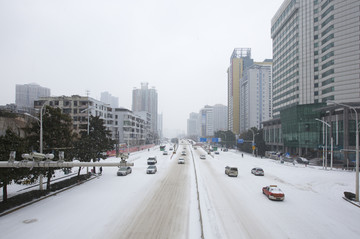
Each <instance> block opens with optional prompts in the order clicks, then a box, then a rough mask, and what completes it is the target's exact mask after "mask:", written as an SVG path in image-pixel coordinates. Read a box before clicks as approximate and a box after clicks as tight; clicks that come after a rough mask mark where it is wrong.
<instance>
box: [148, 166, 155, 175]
mask: <svg viewBox="0 0 360 239" xmlns="http://www.w3.org/2000/svg"><path fill="white" fill-rule="evenodd" d="M156 172H157V167H156V166H155V165H150V166H149V167H147V169H146V173H147V174H154V173H156Z"/></svg>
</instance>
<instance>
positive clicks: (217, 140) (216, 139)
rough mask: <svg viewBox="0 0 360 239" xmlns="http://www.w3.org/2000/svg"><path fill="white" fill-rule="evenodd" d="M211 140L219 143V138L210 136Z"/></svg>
mask: <svg viewBox="0 0 360 239" xmlns="http://www.w3.org/2000/svg"><path fill="white" fill-rule="evenodd" d="M211 142H213V143H219V138H212V139H211Z"/></svg>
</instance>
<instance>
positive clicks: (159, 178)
mask: <svg viewBox="0 0 360 239" xmlns="http://www.w3.org/2000/svg"><path fill="white" fill-rule="evenodd" d="M184 147H185V148H186V151H187V156H186V163H185V164H184V165H182V164H177V158H178V157H179V154H180V153H181V151H182V150H183V148H184ZM204 152H205V151H203V149H201V148H198V149H197V150H194V149H193V148H192V147H191V146H189V145H185V144H182V145H180V148H179V150H178V151H177V154H176V155H173V157H171V155H168V156H165V155H162V152H160V151H159V148H158V147H157V148H154V149H152V150H151V151H150V152H148V151H142V152H138V153H134V154H132V155H131V157H130V159H129V161H132V162H134V164H135V165H134V167H133V172H132V174H130V175H128V176H125V177H118V176H116V171H117V168H104V170H103V175H102V176H101V177H99V178H98V179H94V180H91V181H89V182H87V183H85V184H82V185H80V186H78V187H75V188H72V189H70V190H68V191H65V192H63V193H60V194H58V195H57V196H54V197H50V198H47V199H45V200H43V201H40V202H38V203H35V204H33V205H30V206H28V207H25V208H23V209H21V210H18V211H16V212H14V213H11V214H8V215H6V216H3V217H1V218H0V231H1V234H0V235H1V236H0V238H9V239H10V238H11V239H16V238H25V237H26V238H38V239H41V238H44V239H45V238H114V239H115V238H200V237H201V224H200V220H199V217H200V214H199V211H198V201H197V192H196V180H195V170H194V166H195V168H196V174H197V181H198V188H199V197H200V208H201V218H202V225H203V226H202V227H203V232H204V238H206V239H208V238H358V237H359V236H360V227H359V226H358V223H359V222H360V208H357V207H355V206H354V205H351V204H350V203H348V202H346V201H345V200H343V199H342V198H341V197H342V196H343V191H354V185H355V173H354V172H348V171H341V170H333V171H330V170H329V171H325V170H322V169H321V168H319V167H305V166H303V165H298V164H297V165H295V166H294V165H292V164H280V163H278V162H276V161H273V160H270V159H265V158H264V159H260V158H254V157H252V156H250V155H247V154H244V157H243V158H242V157H241V154H240V153H238V152H235V151H229V152H222V151H220V155H213V156H209V155H207V159H206V160H201V159H200V158H199V155H200V154H204ZM150 155H156V156H157V158H158V164H157V167H158V172H157V173H156V174H154V175H147V174H146V173H145V172H146V168H147V163H146V159H147V157H148V156H150ZM107 160H115V159H107ZM227 165H229V166H236V167H238V169H239V176H238V177H236V178H231V177H228V176H227V175H225V174H224V168H225V166H227ZM253 167H262V168H263V169H264V171H265V176H264V177H261V176H254V175H252V174H251V173H250V170H251V168H253ZM270 184H277V185H278V186H279V187H280V188H281V189H282V190H283V191H284V193H285V200H284V201H283V202H276V201H270V200H268V199H267V198H266V197H265V196H264V195H263V194H262V191H261V188H262V187H263V186H266V185H270Z"/></svg>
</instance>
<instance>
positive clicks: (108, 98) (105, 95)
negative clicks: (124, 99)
mask: <svg viewBox="0 0 360 239" xmlns="http://www.w3.org/2000/svg"><path fill="white" fill-rule="evenodd" d="M100 101H102V102H104V103H105V104H109V105H110V107H111V108H118V107H119V98H118V97H115V96H112V95H111V94H110V93H109V92H107V91H105V92H101V95H100Z"/></svg>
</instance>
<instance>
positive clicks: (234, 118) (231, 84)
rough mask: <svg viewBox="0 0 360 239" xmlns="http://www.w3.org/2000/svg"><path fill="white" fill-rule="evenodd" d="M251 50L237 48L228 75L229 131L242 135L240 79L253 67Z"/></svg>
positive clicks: (231, 58)
mask: <svg viewBox="0 0 360 239" xmlns="http://www.w3.org/2000/svg"><path fill="white" fill-rule="evenodd" d="M252 64H253V60H252V59H251V49H250V48H235V49H234V51H233V53H232V55H231V57H230V66H229V68H228V70H227V73H228V129H229V130H231V131H232V132H233V133H234V134H236V135H239V134H240V78H242V77H243V74H244V70H245V68H246V67H248V66H251V65H252Z"/></svg>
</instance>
